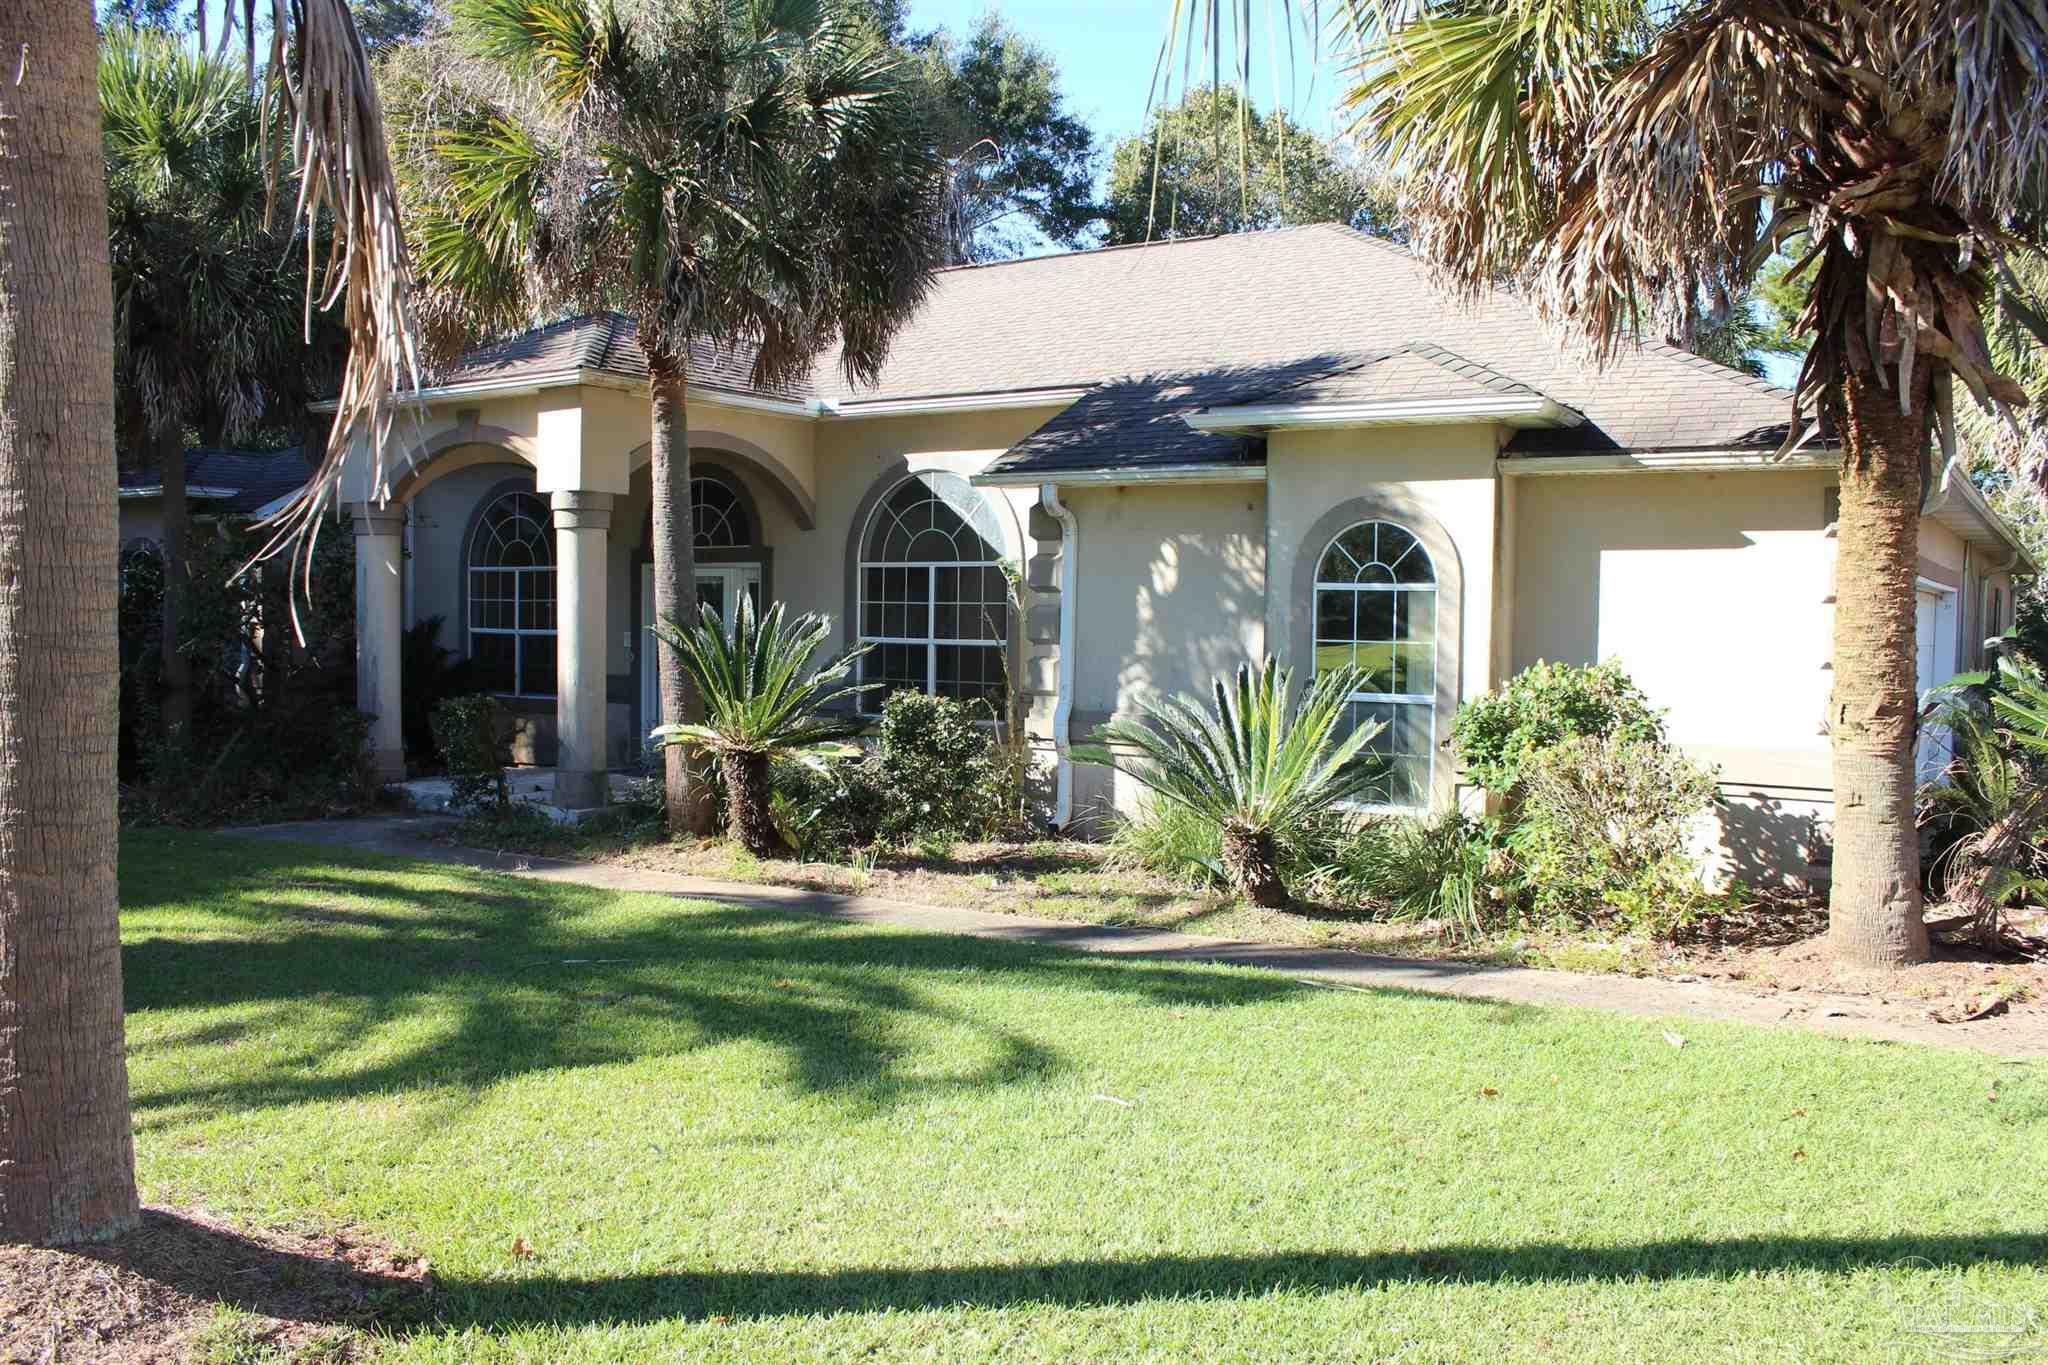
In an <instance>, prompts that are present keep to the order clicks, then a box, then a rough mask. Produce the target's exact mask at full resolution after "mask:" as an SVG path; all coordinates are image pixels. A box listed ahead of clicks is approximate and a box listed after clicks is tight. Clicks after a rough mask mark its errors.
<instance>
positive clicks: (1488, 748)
mask: <svg viewBox="0 0 2048 1365" xmlns="http://www.w3.org/2000/svg"><path fill="white" fill-rule="evenodd" d="M1604 735H1616V736H1619V737H1620V738H1622V739H1631V740H1644V741H1653V742H1661V741H1662V740H1663V739H1664V721H1663V717H1662V716H1661V714H1660V713H1659V712H1657V711H1655V710H1653V709H1652V708H1651V706H1650V702H1649V698H1647V697H1645V696H1644V695H1643V693H1642V690H1641V689H1640V688H1638V687H1637V686H1636V685H1635V684H1634V683H1633V682H1631V681H1630V680H1629V677H1628V674H1627V673H1625V672H1623V671H1622V668H1621V665H1620V663H1618V662H1616V661H1615V660H1612V659H1610V660H1608V661H1607V662H1605V663H1600V664H1594V665H1592V666H1591V667H1578V666H1575V665H1572V664H1549V663H1539V664H1536V665H1534V666H1533V667H1530V668H1526V669H1523V670H1522V671H1521V672H1520V673H1517V674H1516V675H1515V676H1514V677H1512V678H1510V679H1509V680H1508V684H1507V686H1506V687H1505V688H1503V689H1501V690H1500V691H1498V692H1489V693H1487V694H1486V695H1485V696H1482V697H1475V698H1473V699H1472V700H1471V701H1468V702H1466V703H1465V704H1464V705H1463V706H1461V707H1459V708H1458V714H1457V716H1456V717H1455V718H1454V719H1453V720H1452V722H1451V740H1452V742H1453V743H1454V744H1455V745H1456V746H1457V750H1458V755H1459V757H1460V758H1462V759H1463V760H1464V764H1465V772H1466V775H1467V776H1469V777H1470V778H1471V780H1472V781H1474V782H1476V783H1478V784H1479V785H1480V786H1482V787H1484V788H1486V790H1488V791H1489V792H1492V793H1493V794H1495V795H1496V796H1506V795H1508V794H1509V793H1510V792H1512V791H1513V790H1514V788H1515V785H1516V783H1517V782H1519V781H1520V780H1521V777H1522V773H1523V770H1524V768H1525V767H1526V766H1527V764H1528V762H1529V760H1530V758H1531V757H1532V756H1533V755H1535V754H1537V753H1539V752H1541V751H1542V750H1544V749H1547V748H1549V747H1550V746H1552V745H1554V744H1559V743H1562V742H1563V741H1565V740H1568V739H1573V738H1578V737H1581V736H1604Z"/></svg>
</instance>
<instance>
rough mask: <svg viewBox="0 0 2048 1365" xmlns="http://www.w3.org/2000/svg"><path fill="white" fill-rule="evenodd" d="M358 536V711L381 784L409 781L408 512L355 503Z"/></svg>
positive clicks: (393, 505) (353, 513)
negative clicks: (405, 678)
mask: <svg viewBox="0 0 2048 1365" xmlns="http://www.w3.org/2000/svg"><path fill="white" fill-rule="evenodd" d="M349 512H350V514H351V516H352V517H353V519H354V521H355V531H356V709H357V710H358V711H361V712H362V713H363V714H364V715H367V716H371V717H373V718H374V719H372V721H371V722H370V741H369V743H370V767H371V770H372V771H373V772H375V773H376V775H377V780H378V781H380V782H402V781H404V780H405V735H404V731H403V730H402V728H401V727H400V711H399V688H400V686H401V685H402V679H401V677H400V675H399V662H398V661H399V640H400V637H401V636H402V635H403V634H404V631H405V625H404V622H403V621H402V620H401V619H400V618H401V617H402V616H403V615H404V612H405V577H404V573H405V568H404V565H405V541H404V537H405V509H404V508H403V507H400V506H398V505H397V504H396V503H384V504H382V505H380V504H377V503H373V502H357V503H351V504H349Z"/></svg>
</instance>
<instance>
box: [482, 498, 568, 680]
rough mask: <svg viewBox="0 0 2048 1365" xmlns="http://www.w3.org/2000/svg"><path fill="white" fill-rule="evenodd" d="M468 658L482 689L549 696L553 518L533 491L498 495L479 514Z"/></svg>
mask: <svg viewBox="0 0 2048 1365" xmlns="http://www.w3.org/2000/svg"><path fill="white" fill-rule="evenodd" d="M469 657H470V658H471V660H472V661H474V664H475V667H476V670H477V674H478V680H479V682H480V683H481V685H482V686H483V688H484V690H486V691H489V692H498V693H502V694H504V695H506V696H514V697H552V696H554V695H555V520H554V515H553V513H552V512H551V511H550V510H549V508H548V504H547V502H546V500H545V499H543V498H541V497H540V496H539V495H538V494H536V493H505V494H501V495H500V496H498V497H496V498H493V499H492V500H491V503H490V505H489V506H488V507H486V508H485V509H484V511H483V515H482V516H481V517H479V518H478V519H477V525H476V532H475V534H474V535H472V536H471V537H470V540H469Z"/></svg>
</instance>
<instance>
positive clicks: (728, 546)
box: [690, 475, 754, 550]
mask: <svg viewBox="0 0 2048 1365" xmlns="http://www.w3.org/2000/svg"><path fill="white" fill-rule="evenodd" d="M690 531H691V538H692V540H693V541H694V542H695V544H696V547H697V548H698V549H700V550H737V549H739V548H741V547H742V546H746V545H752V544H753V543H754V526H753V523H752V522H751V521H749V520H748V519H747V509H746V508H745V506H743V505H742V504H741V502H740V495H739V494H738V493H735V492H734V491H733V490H732V486H731V485H730V484H727V483H726V482H725V481H724V480H722V479H709V478H705V477H703V476H701V475H699V476H698V477H696V478H693V479H691V480H690Z"/></svg>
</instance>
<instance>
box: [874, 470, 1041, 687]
mask: <svg viewBox="0 0 2048 1365" xmlns="http://www.w3.org/2000/svg"><path fill="white" fill-rule="evenodd" d="M1002 539H1003V538H1002V532H1001V530H1000V529H999V528H998V526H997V523H996V514H995V509H994V508H992V507H990V506H989V504H988V502H987V500H986V499H984V498H983V497H982V496H981V494H979V493H977V492H976V491H975V490H974V487H973V485H971V484H969V483H968V482H967V480H965V479H963V478H961V477H960V476H959V475H957V474H939V473H927V474H917V475H913V476H912V477H910V478H908V479H905V480H904V481H903V482H902V483H900V484H898V485H897V486H896V487H895V488H894V489H893V490H892V491H891V492H890V494H889V496H888V497H886V498H884V499H883V500H882V503H881V505H880V506H879V507H877V508H876V509H875V511H874V515H873V516H872V517H870V518H869V520H868V525H867V531H866V534H865V535H864V536H863V537H862V540H861V554H860V638H861V640H862V642H863V643H872V644H873V645H874V649H873V650H871V651H870V652H869V653H868V655H867V657H866V658H865V660H863V663H862V673H863V676H864V677H865V678H866V679H867V680H868V681H870V682H880V683H882V684H884V688H883V689H882V690H880V691H877V692H870V693H868V694H867V695H866V696H865V697H864V698H863V701H862V705H864V706H865V707H867V708H868V709H870V710H879V709H880V708H881V704H882V701H883V699H884V697H886V696H887V695H888V693H889V692H893V691H895V690H897V689H898V688H908V689H910V690H911V691H915V692H931V693H936V694H938V695H940V696H947V697H959V698H961V699H962V700H964V701H974V700H980V701H985V702H987V703H988V704H989V706H990V707H991V708H992V709H993V711H994V713H995V714H996V715H997V716H1000V715H1002V714H1003V711H1004V698H1005V695H1006V694H1007V692H1008V683H1007V681H1006V680H1005V677H1004V671H1003V650H1004V648H1005V647H1006V646H1007V645H1008V643H1009V639H1010V583H1009V578H1008V576H1007V575H1006V574H1005V573H1004V571H1003V564H1002V551H1001V548H1000V547H1001V545H1002Z"/></svg>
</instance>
